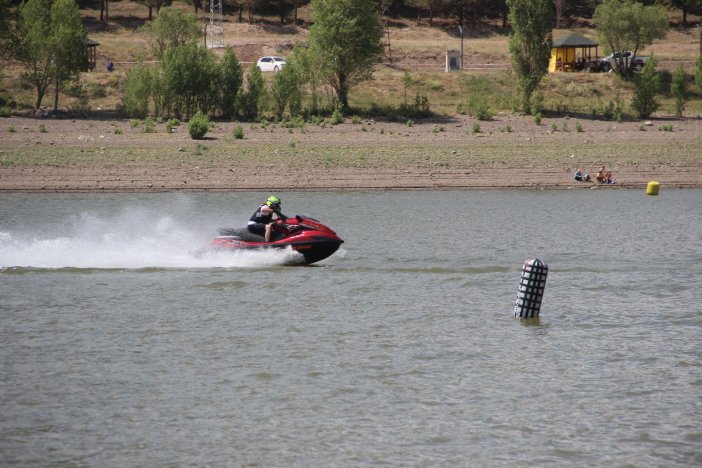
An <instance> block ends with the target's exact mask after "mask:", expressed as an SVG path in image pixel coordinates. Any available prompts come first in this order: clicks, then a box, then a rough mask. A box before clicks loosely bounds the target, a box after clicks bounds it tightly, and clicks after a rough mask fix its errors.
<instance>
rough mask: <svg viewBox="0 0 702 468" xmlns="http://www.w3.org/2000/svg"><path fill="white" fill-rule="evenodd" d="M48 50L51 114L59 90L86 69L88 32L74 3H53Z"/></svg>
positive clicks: (67, 0) (59, 0)
mask: <svg viewBox="0 0 702 468" xmlns="http://www.w3.org/2000/svg"><path fill="white" fill-rule="evenodd" d="M51 24H52V34H51V37H50V41H51V48H52V49H53V50H54V67H53V69H54V70H53V74H54V113H56V112H57V111H58V99H59V90H60V89H61V86H62V85H63V84H64V83H66V82H67V81H70V80H71V79H73V78H74V77H76V76H77V75H78V73H79V72H80V71H82V70H86V69H87V68H88V54H87V51H86V47H85V40H86V38H87V32H86V31H85V28H84V27H83V23H82V21H81V19H80V11H79V10H78V5H77V4H76V2H75V0H55V2H54V4H53V5H52V6H51Z"/></svg>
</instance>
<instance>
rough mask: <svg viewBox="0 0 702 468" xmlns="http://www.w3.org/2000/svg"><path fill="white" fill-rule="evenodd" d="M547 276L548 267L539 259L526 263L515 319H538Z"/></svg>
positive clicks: (518, 292) (515, 308) (515, 309)
mask: <svg viewBox="0 0 702 468" xmlns="http://www.w3.org/2000/svg"><path fill="white" fill-rule="evenodd" d="M547 276H548V265H546V264H545V263H544V262H542V261H541V260H539V259H538V258H534V259H532V260H527V261H526V262H524V267H523V268H522V277H521V279H520V280H519V291H517V304H516V305H515V306H514V316H515V317H519V318H537V317H538V316H539V310H541V299H542V298H543V297H544V289H545V288H546V277H547Z"/></svg>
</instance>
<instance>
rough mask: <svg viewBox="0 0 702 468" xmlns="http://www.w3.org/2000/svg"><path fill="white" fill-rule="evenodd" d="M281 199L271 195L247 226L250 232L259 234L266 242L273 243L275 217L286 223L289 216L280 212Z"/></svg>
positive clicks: (255, 212) (252, 216)
mask: <svg viewBox="0 0 702 468" xmlns="http://www.w3.org/2000/svg"><path fill="white" fill-rule="evenodd" d="M280 204H281V202H280V198H278V197H276V196H274V195H271V196H270V197H268V200H266V203H264V204H263V205H261V206H259V207H258V209H257V210H256V211H254V214H253V215H251V219H250V220H249V222H248V224H247V225H246V227H247V229H248V230H249V232H251V233H253V234H258V235H259V236H263V237H264V238H265V239H266V242H270V241H271V227H272V224H273V223H272V221H273V215H274V214H275V215H276V217H277V219H282V220H283V221H285V220H286V219H288V218H287V216H285V215H284V214H283V213H281V211H280Z"/></svg>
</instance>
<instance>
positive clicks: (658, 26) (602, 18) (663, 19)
mask: <svg viewBox="0 0 702 468" xmlns="http://www.w3.org/2000/svg"><path fill="white" fill-rule="evenodd" d="M592 21H593V23H594V24H595V26H596V27H597V36H598V37H599V39H600V42H602V43H604V45H605V50H606V51H608V52H620V51H632V52H633V55H634V57H635V56H636V55H637V54H638V52H639V51H640V50H642V49H643V48H644V47H646V46H647V45H649V44H652V43H653V41H654V40H656V39H660V38H662V37H663V36H664V35H665V33H666V31H667V30H668V15H667V13H666V11H665V8H663V7H662V6H661V5H649V6H644V5H642V4H641V3H638V2H636V1H634V0H604V2H603V3H602V4H601V5H600V6H598V7H597V9H596V10H595V14H594V16H593V17H592ZM614 62H615V63H614V65H615V66H614V68H615V70H616V71H617V72H618V73H630V72H631V66H632V64H633V60H626V58H625V57H623V56H622V57H619V58H616V59H615V61H614Z"/></svg>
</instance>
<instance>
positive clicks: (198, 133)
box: [188, 111, 210, 140]
mask: <svg viewBox="0 0 702 468" xmlns="http://www.w3.org/2000/svg"><path fill="white" fill-rule="evenodd" d="M209 130H210V119H208V118H207V116H206V115H205V114H203V113H202V112H200V111H197V114H195V115H193V116H192V118H191V119H190V120H189V121H188V133H189V134H190V138H192V139H193V140H199V139H201V138H203V137H204V136H205V135H206V134H207V132H208V131H209Z"/></svg>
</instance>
